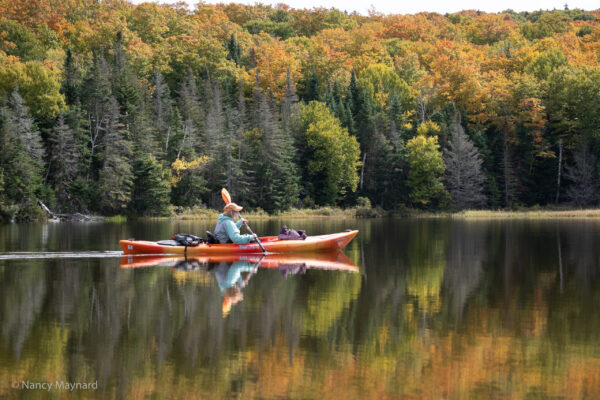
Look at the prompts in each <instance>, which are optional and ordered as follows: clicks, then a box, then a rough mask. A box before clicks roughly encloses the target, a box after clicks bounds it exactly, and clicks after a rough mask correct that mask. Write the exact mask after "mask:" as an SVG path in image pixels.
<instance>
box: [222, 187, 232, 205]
mask: <svg viewBox="0 0 600 400" xmlns="http://www.w3.org/2000/svg"><path fill="white" fill-rule="evenodd" d="M221 197H222V198H223V201H224V202H225V204H226V205H227V204H229V203H231V196H230V195H229V192H228V191H227V189H225V188H223V189H221Z"/></svg>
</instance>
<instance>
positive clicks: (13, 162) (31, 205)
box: [0, 87, 44, 220]
mask: <svg viewBox="0 0 600 400" xmlns="http://www.w3.org/2000/svg"><path fill="white" fill-rule="evenodd" d="M0 148H1V149H2V151H1V152H0V169H2V170H3V173H4V185H3V195H4V196H5V201H6V202H7V203H8V204H5V208H4V209H5V211H6V210H8V209H10V210H12V212H11V214H12V215H11V216H10V217H11V218H12V217H14V218H16V219H18V220H27V219H31V218H35V217H37V216H38V215H40V209H39V207H38V206H37V198H38V196H40V195H41V194H42V192H43V183H42V180H43V179H42V168H43V157H44V149H43V147H42V140H41V137H40V133H39V132H38V130H37V129H36V127H35V125H34V123H33V120H32V118H31V116H30V113H29V109H28V108H27V106H26V105H25V103H24V101H23V98H22V97H21V96H20V95H19V91H18V88H16V87H15V89H14V90H13V92H12V94H11V95H10V97H9V99H8V100H5V102H4V104H3V105H2V107H0Z"/></svg>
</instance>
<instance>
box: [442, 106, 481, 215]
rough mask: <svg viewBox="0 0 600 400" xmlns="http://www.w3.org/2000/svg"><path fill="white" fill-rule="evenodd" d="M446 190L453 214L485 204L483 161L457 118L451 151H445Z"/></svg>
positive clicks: (451, 138)
mask: <svg viewBox="0 0 600 400" xmlns="http://www.w3.org/2000/svg"><path fill="white" fill-rule="evenodd" d="M444 163H445V164H446V176H445V180H446V187H447V188H448V191H449V192H450V197H451V200H450V207H451V208H452V209H453V210H462V209H465V208H474V207H481V206H482V205H484V204H485V202H486V200H487V199H486V196H485V194H484V192H483V191H484V184H485V175H484V173H483V171H482V167H481V166H482V163H483V160H482V158H481V156H480V154H479V151H478V150H477V148H476V147H475V146H474V145H473V142H471V140H470V139H469V137H468V136H467V135H466V134H465V131H464V129H463V127H462V126H461V123H460V114H457V116H456V118H455V121H454V123H453V125H452V134H451V137H450V140H449V142H448V148H447V149H446V150H445V151H444Z"/></svg>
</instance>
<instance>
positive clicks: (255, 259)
mask: <svg viewBox="0 0 600 400" xmlns="http://www.w3.org/2000/svg"><path fill="white" fill-rule="evenodd" d="M144 267H171V268H173V271H177V272H181V271H183V272H185V271H194V270H199V269H203V270H205V271H207V272H212V273H214V276H215V279H216V281H217V284H218V286H219V289H220V291H221V294H222V295H223V317H225V316H227V315H228V314H229V312H230V311H231V307H232V306H233V305H235V304H236V303H239V302H240V301H242V300H243V299H244V294H243V293H242V289H244V288H245V287H246V286H247V285H248V282H249V281H250V278H252V276H254V275H255V274H256V273H257V272H258V269H259V268H270V269H274V268H277V269H279V271H280V272H281V274H282V275H283V276H284V278H286V279H287V278H288V277H289V276H292V275H298V274H305V273H306V271H307V270H309V269H319V270H334V271H345V272H351V273H356V272H358V271H359V269H358V267H357V266H356V265H355V264H354V263H353V262H352V260H350V259H349V258H348V257H347V256H346V255H345V254H344V253H342V252H328V253H314V254H310V253H309V254H271V255H260V254H256V255H253V254H250V255H222V256H218V255H216V256H197V257H173V256H131V255H129V256H125V257H123V258H122V259H121V268H144Z"/></svg>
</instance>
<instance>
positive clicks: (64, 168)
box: [48, 113, 79, 208]
mask: <svg viewBox="0 0 600 400" xmlns="http://www.w3.org/2000/svg"><path fill="white" fill-rule="evenodd" d="M49 142H50V156H49V167H48V168H49V170H50V174H49V175H50V176H51V177H52V181H53V182H54V190H55V192H56V195H57V199H58V202H59V205H60V206H61V207H63V208H69V206H70V205H71V199H70V196H69V186H70V185H71V183H72V182H73V180H74V179H75V177H76V176H77V173H78V169H79V151H78V149H77V144H76V142H75V136H74V132H73V129H72V128H71V127H70V126H69V125H67V124H66V123H65V119H64V115H63V114H62V113H61V114H60V115H59V117H58V120H57V122H56V125H55V126H54V129H53V130H52V132H51V133H50V137H49Z"/></svg>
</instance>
